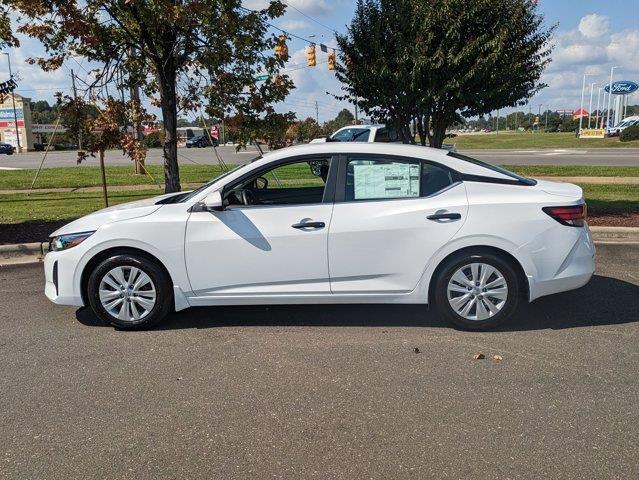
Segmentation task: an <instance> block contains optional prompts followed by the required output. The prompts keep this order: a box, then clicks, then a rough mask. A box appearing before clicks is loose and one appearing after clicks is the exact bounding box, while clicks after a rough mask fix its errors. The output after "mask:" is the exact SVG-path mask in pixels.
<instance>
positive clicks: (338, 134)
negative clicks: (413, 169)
mask: <svg viewBox="0 0 639 480" xmlns="http://www.w3.org/2000/svg"><path fill="white" fill-rule="evenodd" d="M324 142H371V143H373V142H378V143H402V141H401V140H400V138H399V135H398V134H397V130H395V129H394V128H391V127H387V126H386V125H384V124H377V125H349V126H347V127H342V128H340V129H339V130H337V131H335V133H333V134H332V135H329V136H327V137H322V138H315V139H313V140H311V142H310V143H324ZM442 149H444V150H449V151H455V145H448V144H444V145H442Z"/></svg>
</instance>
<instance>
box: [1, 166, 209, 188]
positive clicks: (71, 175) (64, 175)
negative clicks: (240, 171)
mask: <svg viewBox="0 0 639 480" xmlns="http://www.w3.org/2000/svg"><path fill="white" fill-rule="evenodd" d="M147 168H148V170H149V172H150V174H151V175H152V176H153V177H154V178H155V182H154V181H153V179H152V178H151V177H150V176H149V175H135V173H134V172H133V169H132V168H131V167H127V166H112V167H107V169H106V174H107V184H108V185H109V186H116V185H154V184H156V182H157V183H160V184H161V185H164V169H163V167H162V166H161V165H150V166H148V167H147ZM35 173H36V171H35V170H32V169H28V170H8V171H2V172H0V190H19V189H25V188H29V187H30V186H31V182H32V181H33V177H34V175H35ZM220 173H222V170H221V169H220V167H218V166H216V165H183V166H181V167H180V181H181V182H182V183H204V182H207V181H209V180H210V179H211V178H213V177H217V176H218V175H219V174H220ZM101 182H102V180H101V177H100V168H99V167H93V166H91V167H89V166H81V165H80V166H77V167H60V168H46V169H44V170H42V171H41V172H40V175H39V176H38V180H37V182H36V184H35V187H34V188H78V187H97V186H100V185H101V184H102V183H101Z"/></svg>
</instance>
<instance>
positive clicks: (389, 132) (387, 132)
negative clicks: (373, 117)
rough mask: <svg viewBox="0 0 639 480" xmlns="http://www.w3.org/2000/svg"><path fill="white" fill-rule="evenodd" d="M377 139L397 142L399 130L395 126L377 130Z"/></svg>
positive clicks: (377, 140)
mask: <svg viewBox="0 0 639 480" xmlns="http://www.w3.org/2000/svg"><path fill="white" fill-rule="evenodd" d="M375 141H376V142H396V141H397V131H396V130H395V129H393V128H388V127H384V128H380V129H378V130H377V131H376V132H375Z"/></svg>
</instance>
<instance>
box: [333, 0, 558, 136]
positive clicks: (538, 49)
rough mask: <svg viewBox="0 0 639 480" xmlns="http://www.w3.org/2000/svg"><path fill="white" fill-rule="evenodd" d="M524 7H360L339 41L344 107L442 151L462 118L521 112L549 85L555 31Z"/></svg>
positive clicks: (494, 0) (403, 2)
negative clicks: (353, 105)
mask: <svg viewBox="0 0 639 480" xmlns="http://www.w3.org/2000/svg"><path fill="white" fill-rule="evenodd" d="M542 23H543V17H542V16H541V15H540V14H538V13H537V9H536V7H535V5H534V3H533V2H530V1H529V0H358V2H357V8H356V12H355V16H354V18H353V21H352V22H351V25H350V26H349V28H348V32H347V34H346V35H338V37H337V41H338V44H339V47H340V50H341V53H340V59H341V64H340V65H338V67H337V77H338V79H339V80H341V81H342V82H343V83H344V84H345V90H346V92H347V95H345V96H344V97H343V98H344V99H350V98H358V100H357V103H358V105H359V107H360V108H362V109H363V110H364V111H365V112H366V113H367V114H368V115H371V116H372V117H373V118H375V119H377V120H379V121H385V122H387V123H391V124H394V125H395V126H396V127H397V129H398V131H399V133H400V136H401V138H402V139H403V140H404V141H405V142H411V143H412V142H414V139H413V135H412V134H411V132H410V123H411V122H412V121H414V122H415V125H416V128H417V132H418V133H419V137H420V142H421V143H422V144H425V143H426V140H428V142H429V144H430V145H431V146H433V147H438V148H439V147H441V145H442V143H443V140H444V138H445V135H446V129H447V128H448V127H449V126H450V125H453V124H455V123H457V122H460V121H461V120H462V118H469V117H473V116H478V115H485V114H488V113H489V112H491V111H494V110H497V109H499V108H505V107H508V106H515V105H523V104H525V103H526V99H529V98H530V97H532V96H533V95H534V94H535V93H536V92H538V91H539V90H540V89H542V88H544V87H545V86H546V85H544V84H543V83H541V82H540V81H539V79H540V77H541V74H542V72H543V70H544V69H545V67H546V65H547V64H548V62H549V61H550V58H549V55H550V52H551V47H550V46H549V45H548V40H549V38H550V36H551V34H552V31H553V30H554V27H550V28H548V29H546V28H544V27H543V25H542Z"/></svg>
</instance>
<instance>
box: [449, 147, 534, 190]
mask: <svg viewBox="0 0 639 480" xmlns="http://www.w3.org/2000/svg"><path fill="white" fill-rule="evenodd" d="M446 155H448V156H449V157H453V158H456V159H458V160H463V161H464V162H468V163H472V164H474V165H479V166H480V167H484V168H487V169H488V170H492V171H493V172H497V173H501V174H502V175H506V176H507V177H510V178H512V179H513V180H514V182H513V183H515V182H517V183H520V184H522V185H536V184H537V182H536V181H535V180H533V179H532V178H526V177H522V176H521V175H517V174H516V173H514V172H511V171H510V170H506V169H505V168H501V167H498V166H497V165H491V164H490V163H486V162H482V161H481V160H477V159H476V158H473V157H469V156H467V155H462V154H461V153H457V152H448V153H447V154H446Z"/></svg>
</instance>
